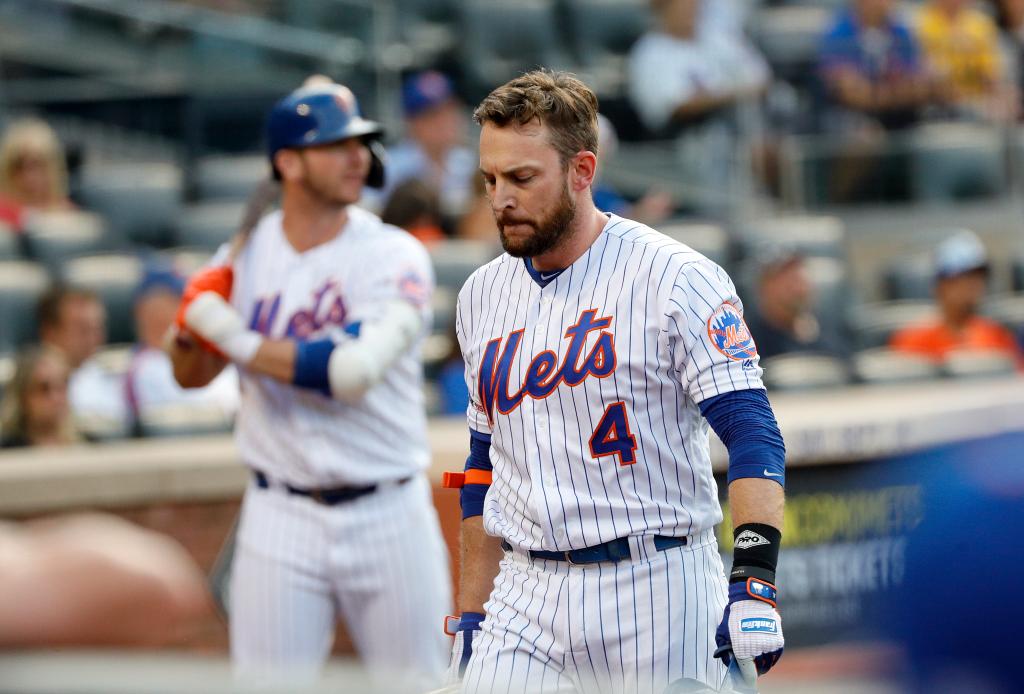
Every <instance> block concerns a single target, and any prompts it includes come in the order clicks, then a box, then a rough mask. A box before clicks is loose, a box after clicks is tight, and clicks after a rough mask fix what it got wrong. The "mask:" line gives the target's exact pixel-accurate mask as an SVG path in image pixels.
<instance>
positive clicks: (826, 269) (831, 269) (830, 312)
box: [804, 256, 851, 339]
mask: <svg viewBox="0 0 1024 694" xmlns="http://www.w3.org/2000/svg"><path fill="white" fill-rule="evenodd" d="M804 268H805V270H804V271H805V273H806V275H807V279H808V280H809V281H810V283H811V286H812V287H813V288H814V296H815V301H814V315H815V316H816V317H817V319H818V323H819V324H820V325H821V329H822V331H823V332H825V333H827V334H830V335H834V336H836V338H837V339H842V337H843V336H844V335H845V332H846V327H847V321H848V314H849V311H850V307H851V292H850V284H849V279H848V276H847V271H846V264H845V263H844V262H843V261H841V260H838V259H836V258H829V257H822V256H809V257H807V258H806V259H805V260H804Z"/></svg>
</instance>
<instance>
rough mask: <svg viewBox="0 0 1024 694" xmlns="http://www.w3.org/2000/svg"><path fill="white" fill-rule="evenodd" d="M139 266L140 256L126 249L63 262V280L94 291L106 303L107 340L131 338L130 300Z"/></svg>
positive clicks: (141, 270) (133, 326)
mask: <svg viewBox="0 0 1024 694" xmlns="http://www.w3.org/2000/svg"><path fill="white" fill-rule="evenodd" d="M143 266H144V263H143V261H142V260H141V259H140V258H138V257H136V256H134V255H131V254H127V253H106V254H100V255H90V256H83V257H81V258H75V259H74V260H71V261H69V262H68V263H67V264H66V265H65V266H64V272H63V278H64V281H65V282H67V283H68V284H70V285H72V286H75V287H83V288H86V289H90V290H92V291H94V292H96V294H97V295H98V296H99V297H100V300H101V301H102V302H103V305H104V306H105V307H106V309H107V339H108V341H109V342H112V343H113V342H134V341H135V319H134V315H133V305H132V304H133V299H134V293H135V288H136V287H137V286H138V285H139V282H140V281H141V280H142V276H143Z"/></svg>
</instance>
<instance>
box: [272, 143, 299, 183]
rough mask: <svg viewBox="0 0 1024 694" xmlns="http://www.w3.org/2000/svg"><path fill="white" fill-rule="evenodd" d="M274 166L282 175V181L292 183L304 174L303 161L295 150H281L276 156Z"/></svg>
mask: <svg viewBox="0 0 1024 694" xmlns="http://www.w3.org/2000/svg"><path fill="white" fill-rule="evenodd" d="M274 166H275V167H277V170H278V172H280V174H281V180H284V181H292V180H295V179H297V178H299V177H301V174H302V161H301V157H300V156H299V153H298V152H296V151H295V150H293V149H281V150H278V151H277V154H275V155H274Z"/></svg>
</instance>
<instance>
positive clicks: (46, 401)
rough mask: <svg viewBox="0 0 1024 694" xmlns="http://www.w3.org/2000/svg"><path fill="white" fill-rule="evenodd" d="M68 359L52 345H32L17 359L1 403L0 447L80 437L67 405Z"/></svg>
mask: <svg viewBox="0 0 1024 694" xmlns="http://www.w3.org/2000/svg"><path fill="white" fill-rule="evenodd" d="M69 373H70V371H69V368H68V363H67V360H65V359H64V356H63V355H62V354H61V353H60V352H59V351H58V350H56V349H54V348H52V347H33V348H29V349H28V350H26V351H25V352H23V353H22V354H21V355H20V356H19V357H18V361H17V365H16V367H15V371H14V378H13V379H11V383H10V384H9V385H8V387H7V388H6V390H5V393H4V399H3V402H2V404H0V448H21V447H24V446H62V445H67V444H71V443H75V442H78V441H81V440H82V437H81V436H80V435H79V434H78V432H77V431H76V430H75V426H74V422H73V420H72V418H71V408H70V407H69V406H68V375H69Z"/></svg>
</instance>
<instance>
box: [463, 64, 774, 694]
mask: <svg viewBox="0 0 1024 694" xmlns="http://www.w3.org/2000/svg"><path fill="white" fill-rule="evenodd" d="M474 115H475V118H476V120H477V122H478V123H480V124H481V125H482V131H481V135H480V168H481V171H482V174H483V177H484V180H485V182H486V188H487V194H488V197H489V199H490V202H491V206H492V209H493V211H494V214H495V217H496V220H497V222H498V227H499V229H500V234H501V241H502V244H503V246H504V248H505V250H506V253H505V254H504V255H502V256H501V257H499V258H498V259H496V260H495V261H493V262H491V263H489V264H488V265H486V266H484V267H483V268H481V269H479V270H478V271H477V272H476V273H474V275H473V276H472V277H471V278H470V279H469V280H468V281H467V283H466V285H465V286H464V287H463V289H462V291H461V293H460V295H459V305H458V317H457V330H458V335H459V340H460V343H461V347H462V350H463V354H464V356H465V360H466V365H467V366H466V378H467V382H468V385H469V390H470V393H471V395H472V400H473V401H472V403H471V405H470V407H469V411H468V417H469V425H470V439H471V444H470V446H471V454H470V456H469V459H468V461H467V473H466V480H465V481H466V482H467V484H466V485H465V486H464V487H463V488H462V492H461V500H462V507H463V516H464V521H463V527H462V548H461V554H462V569H461V571H462V573H461V587H460V595H459V608H460V609H461V619H460V620H459V623H458V625H457V627H456V632H457V633H456V640H455V645H454V651H453V656H452V663H451V671H450V676H451V678H452V679H455V678H456V677H458V675H459V671H461V670H464V679H463V690H464V691H467V692H489V691H492V689H494V688H496V687H498V686H499V685H500V691H503V692H556V691H558V692H562V691H578V692H588V693H591V692H655V693H657V694H661V693H662V692H664V691H665V689H666V687H667V686H669V685H670V684H671V683H673V682H674V681H677V680H680V679H681V678H684V677H685V678H690V679H691V680H696V681H699V682H703V683H705V684H707V685H709V686H711V687H714V688H716V689H717V688H719V687H720V686H721V685H722V683H723V681H724V679H725V677H726V667H725V663H728V662H730V661H731V660H732V659H733V658H735V659H736V661H737V663H739V665H740V666H741V667H742V668H743V669H745V671H746V672H747V675H748V677H749V678H750V679H753V678H755V677H756V675H755V674H754V670H755V669H756V671H757V672H765V671H766V670H768V669H769V668H770V667H771V666H772V665H773V664H774V663H775V661H776V660H777V659H778V657H779V655H780V654H781V652H782V648H783V637H782V629H781V622H780V619H779V615H778V613H777V612H776V610H775V587H774V585H773V584H774V577H775V565H776V562H777V558H778V547H779V542H780V539H781V533H780V531H779V528H780V527H781V523H782V509H783V487H782V483H783V480H784V477H783V475H784V458H785V451H784V447H783V443H782V438H781V435H780V433H779V430H778V427H777V425H776V423H775V418H774V416H773V414H772V411H771V408H770V406H769V404H768V401H767V398H766V397H765V392H764V389H763V386H762V384H761V369H760V367H759V365H758V356H757V352H756V349H755V346H754V342H753V340H752V339H751V336H750V334H749V332H748V331H747V330H746V326H745V325H744V322H743V318H742V305H741V303H740V300H739V298H738V297H737V295H736V291H735V288H734V286H733V283H732V281H731V280H730V278H729V277H728V276H727V275H726V273H725V272H724V271H723V270H722V269H721V268H720V267H718V266H717V265H715V264H714V263H712V262H711V261H709V260H708V259H707V258H705V257H704V256H702V255H700V254H699V253H697V252H695V251H693V250H692V249H690V248H689V247H687V246H685V245H683V244H681V243H678V242H676V241H673V240H671V239H669V238H667V237H666V236H664V235H662V234H660V233H658V232H656V231H654V230H652V229H650V228H648V227H646V226H644V225H642V224H639V223H636V222H633V221H630V220H628V219H623V218H620V217H616V216H614V215H608V214H605V213H602V212H601V211H599V210H597V209H596V208H595V207H594V204H593V202H592V199H591V195H590V186H591V182H592V181H593V180H594V176H595V173H596V170H597V155H596V150H597V98H596V97H595V95H594V94H593V92H592V91H591V90H590V89H589V88H587V87H586V86H585V85H584V84H582V83H581V82H580V81H578V80H577V79H575V78H574V77H572V76H570V75H567V74H565V73H550V72H532V73H529V74H526V75H524V76H522V77H520V78H517V79H514V80H512V81H510V82H509V83H507V84H506V85H504V86H502V87H500V88H498V89H496V90H495V91H494V92H492V93H491V94H490V96H488V97H487V98H486V99H485V100H484V101H483V102H482V103H481V104H480V106H479V107H478V108H477V110H476V112H475V114H474ZM709 422H710V425H711V426H712V427H713V428H714V429H715V431H716V433H717V434H718V435H719V437H720V438H721V439H722V441H723V442H724V443H725V444H726V446H727V447H728V449H729V453H730V467H729V481H730V488H729V493H730V501H731V507H732V521H733V524H734V526H735V532H736V552H735V561H734V565H733V569H732V573H731V575H730V579H729V581H730V582H729V583H727V582H726V579H725V576H724V573H723V567H722V564H721V560H720V558H719V554H718V546H717V543H716V541H715V538H714V533H713V528H714V526H715V525H716V524H717V523H719V522H720V521H721V520H722V511H721V508H720V506H719V503H718V494H717V489H716V485H715V480H714V478H713V476H712V471H711V465H710V460H709V455H708V423H709ZM492 466H493V470H492ZM492 476H493V481H491V483H490V486H489V487H488V482H489V481H490V480H489V478H490V477H492ZM495 574H497V576H496V577H495ZM485 601H486V604H485ZM716 646H717V647H718V648H719V649H720V650H719V651H718V652H717V653H716ZM719 657H720V658H721V659H716V658H719Z"/></svg>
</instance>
